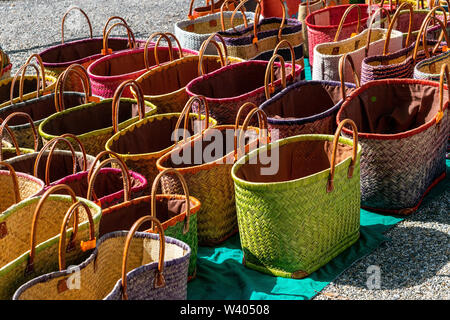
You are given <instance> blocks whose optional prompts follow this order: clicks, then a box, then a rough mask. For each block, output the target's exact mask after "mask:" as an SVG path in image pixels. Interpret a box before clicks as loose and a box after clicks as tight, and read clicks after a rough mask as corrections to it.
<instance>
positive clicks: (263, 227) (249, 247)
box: [232, 135, 361, 278]
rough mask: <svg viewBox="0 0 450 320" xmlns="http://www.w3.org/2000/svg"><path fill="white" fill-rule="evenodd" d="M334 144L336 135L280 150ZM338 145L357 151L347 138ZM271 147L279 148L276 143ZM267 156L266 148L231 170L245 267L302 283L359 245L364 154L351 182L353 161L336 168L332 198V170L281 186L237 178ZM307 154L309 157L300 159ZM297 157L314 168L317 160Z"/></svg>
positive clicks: (302, 139) (290, 140) (286, 143)
mask: <svg viewBox="0 0 450 320" xmlns="http://www.w3.org/2000/svg"><path fill="white" fill-rule="evenodd" d="M332 140H333V136H331V135H300V136H296V137H290V138H286V139H282V140H278V143H279V145H280V149H281V148H283V146H286V147H288V146H289V144H291V143H296V142H300V143H305V144H308V142H311V141H319V142H321V143H322V144H323V143H324V141H330V142H331V141H332ZM339 143H340V144H343V145H347V146H352V145H353V142H352V140H349V139H345V138H340V139H339ZM269 146H274V147H276V145H274V143H272V144H270V145H269ZM299 146H300V147H301V144H300V145H299ZM262 150H266V147H262V148H259V149H257V150H254V151H252V152H251V153H250V154H248V155H247V156H245V157H242V158H241V159H239V160H238V161H237V163H236V164H235V165H234V166H233V170H232V177H233V180H234V184H235V190H236V208H237V217H238V222H239V234H240V239H241V245H242V250H243V252H244V261H243V263H244V264H245V265H246V266H247V267H249V268H252V269H255V270H257V271H260V272H264V273H268V274H271V275H274V276H280V277H287V278H303V277H306V276H307V275H309V274H311V273H312V272H314V271H315V270H317V269H318V268H320V267H321V266H323V265H325V264H326V263H327V262H329V261H330V260H331V259H333V258H334V257H336V256H337V255H338V254H339V253H341V252H342V251H344V250H345V249H346V248H348V247H349V246H350V245H352V244H353V243H354V242H356V241H357V240H358V237H359V211H360V184H359V181H360V170H359V158H360V154H361V148H360V147H359V146H358V155H357V159H356V162H355V168H354V172H353V176H352V178H351V179H349V178H348V177H347V173H348V167H349V165H350V163H351V156H350V157H347V158H346V159H345V160H343V161H341V162H340V163H339V164H336V167H335V169H336V171H335V176H334V183H335V187H334V190H333V191H331V192H327V181H328V177H329V174H330V169H326V170H323V171H320V172H312V173H311V174H309V175H306V176H304V177H302V178H299V179H294V180H289V181H282V182H280V181H278V182H275V181H272V180H270V178H268V179H269V180H268V181H270V182H271V183H265V182H249V181H246V180H243V179H241V178H239V177H238V176H237V175H236V174H237V173H238V171H239V170H240V168H241V167H242V165H243V164H244V163H245V162H246V161H249V159H251V158H253V157H255V156H256V155H257V154H259V153H261V152H262ZM302 153H303V156H305V157H304V158H299V157H300V156H301V154H302ZM295 157H296V159H297V160H298V162H297V163H298V164H299V166H309V165H310V164H311V162H313V161H316V160H317V159H314V157H309V156H308V155H306V154H305V152H304V151H299V152H296V155H295ZM281 161H282V160H281ZM292 161H293V160H292ZM302 163H303V164H302ZM308 164H309V165H308ZM311 171H312V170H311Z"/></svg>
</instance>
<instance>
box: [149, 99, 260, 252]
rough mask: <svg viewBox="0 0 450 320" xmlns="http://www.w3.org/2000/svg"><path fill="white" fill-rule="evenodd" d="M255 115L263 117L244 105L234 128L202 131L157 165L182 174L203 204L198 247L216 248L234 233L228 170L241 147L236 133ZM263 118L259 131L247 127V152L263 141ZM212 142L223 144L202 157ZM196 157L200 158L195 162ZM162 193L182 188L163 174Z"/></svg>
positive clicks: (200, 215)
mask: <svg viewBox="0 0 450 320" xmlns="http://www.w3.org/2000/svg"><path fill="white" fill-rule="evenodd" d="M249 105H250V106H251V107H254V109H252V111H250V113H249V114H248V116H247V118H246V120H245V121H244V125H243V127H242V130H241V128H240V127H239V120H240V114H242V113H243V112H245V111H246V108H247V107H248V106H249ZM255 112H256V113H257V114H258V116H260V117H262V116H261V114H264V113H263V112H262V111H261V110H259V109H258V108H257V107H256V105H254V104H251V103H246V104H244V105H243V106H242V107H241V112H240V113H239V115H238V117H237V118H236V124H235V125H219V126H216V127H214V128H212V129H211V130H207V131H204V132H203V134H202V135H201V136H199V137H197V138H195V139H192V140H191V141H188V142H187V143H184V144H182V145H181V146H180V147H179V148H175V149H174V150H172V151H171V152H169V153H166V154H165V155H163V156H162V157H161V158H159V159H158V161H157V162H156V166H157V168H158V170H160V171H163V170H166V169H168V168H174V169H175V170H177V171H178V172H179V173H181V174H182V175H183V177H184V179H185V180H186V182H187V184H188V186H189V191H190V193H191V194H192V195H193V196H194V197H196V198H197V199H199V200H200V202H201V203H202V207H201V209H200V211H199V212H198V218H197V219H198V240H199V245H209V246H214V245H217V244H219V243H221V242H223V241H225V240H226V239H227V238H229V237H230V236H232V235H234V234H235V233H236V232H237V220H236V207H235V202H234V188H233V182H232V180H231V176H230V170H231V167H232V165H233V163H234V162H235V160H236V159H237V157H238V151H239V150H241V146H242V145H243V144H239V150H238V148H237V145H238V144H237V140H236V134H237V132H240V131H245V130H246V128H247V126H248V124H249V122H250V119H251V117H252V115H253V114H254V113H255ZM262 118H264V120H265V121H263V122H262V123H261V121H260V127H261V130H260V129H258V128H255V127H250V128H249V130H248V131H249V138H250V140H249V143H248V144H246V146H245V148H246V150H248V149H250V148H254V147H255V146H256V145H257V144H258V142H259V141H260V140H261V142H262V138H261V137H260V138H258V135H260V134H261V135H262V133H263V132H265V130H266V128H267V119H266V118H265V115H264V117H262ZM262 118H261V119H260V120H262ZM238 128H239V129H238ZM233 136H234V139H235V140H234V142H235V143H234V145H233V146H230V145H229V144H227V143H226V141H228V142H229V141H230V138H231V137H233ZM213 137H214V138H213ZM211 141H222V142H223V145H222V146H221V148H222V149H219V150H220V151H217V152H215V153H214V155H212V154H210V156H211V159H208V158H204V157H203V155H204V154H205V150H207V151H208V150H209V152H210V153H211V146H214V144H212V143H211ZM231 141H233V140H231ZM224 147H225V149H224ZM199 150H200V151H201V153H200V152H199ZM199 155H201V158H202V159H197V157H198V156H199ZM180 160H181V161H180ZM199 160H200V161H199ZM180 162H181V163H180ZM199 162H200V163H199ZM162 190H163V193H169V194H178V193H181V190H182V189H181V186H180V183H179V182H178V181H177V180H174V179H173V176H172V175H166V176H164V177H163V178H162Z"/></svg>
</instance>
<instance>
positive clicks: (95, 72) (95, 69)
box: [87, 47, 198, 98]
mask: <svg viewBox="0 0 450 320" xmlns="http://www.w3.org/2000/svg"><path fill="white" fill-rule="evenodd" d="M144 50H145V49H144V48H140V49H132V50H125V51H120V52H117V53H114V54H112V55H108V56H105V57H103V58H100V59H98V60H96V61H95V62H93V63H92V64H91V65H90V66H89V68H88V69H87V72H88V75H89V78H90V80H91V84H92V94H93V95H96V96H99V97H102V98H112V97H113V96H114V93H115V91H116V89H117V88H118V87H119V86H120V84H121V83H122V82H124V81H126V80H130V79H132V80H135V79H137V78H138V77H139V76H141V75H142V74H144V73H145V72H146V71H148V70H150V69H153V68H155V67H157V66H158V65H156V64H153V65H152V64H151V63H152V62H153V61H152V62H150V64H151V65H150V66H149V69H145V62H144ZM147 50H148V52H149V54H150V55H153V47H149V48H148V49H147ZM172 51H173V56H174V57H177V56H178V54H179V52H178V49H177V48H174V49H172ZM158 52H159V54H161V52H164V53H165V55H164V57H166V58H167V59H161V60H160V61H159V62H160V63H165V62H168V61H169V59H168V58H169V55H168V52H169V48H168V47H158ZM182 52H183V54H184V55H185V56H188V55H197V54H198V53H197V52H196V51H192V50H187V49H182ZM127 58H128V59H127ZM124 64H126V66H127V67H126V70H124V69H123V65H124ZM105 69H106V70H108V71H106V72H105ZM99 70H101V71H100V72H101V74H99ZM105 73H106V74H105ZM122 96H123V97H124V98H134V97H133V95H132V93H131V91H130V89H129V88H127V89H125V91H124V93H123V95H122Z"/></svg>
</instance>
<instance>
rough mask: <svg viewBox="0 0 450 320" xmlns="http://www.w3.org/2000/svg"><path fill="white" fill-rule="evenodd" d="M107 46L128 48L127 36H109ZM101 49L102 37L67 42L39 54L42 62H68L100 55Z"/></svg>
mask: <svg viewBox="0 0 450 320" xmlns="http://www.w3.org/2000/svg"><path fill="white" fill-rule="evenodd" d="M108 48H110V49H112V50H113V51H120V50H125V49H128V38H110V39H108ZM102 49H103V38H94V39H86V40H81V41H73V42H67V43H64V44H62V45H58V46H55V47H53V48H51V49H49V50H46V51H44V52H42V53H41V54H40V56H41V58H42V61H43V62H44V63H64V62H67V63H69V62H75V61H77V60H80V59H83V58H87V57H90V56H93V55H100V54H101V51H102Z"/></svg>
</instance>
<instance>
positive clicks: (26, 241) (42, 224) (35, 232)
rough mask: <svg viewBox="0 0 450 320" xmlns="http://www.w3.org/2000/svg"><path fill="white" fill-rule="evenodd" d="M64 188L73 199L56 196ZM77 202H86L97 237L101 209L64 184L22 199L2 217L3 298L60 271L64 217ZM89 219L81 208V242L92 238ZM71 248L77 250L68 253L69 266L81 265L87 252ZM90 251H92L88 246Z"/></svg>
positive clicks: (0, 275) (0, 285)
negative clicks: (35, 279) (34, 279)
mask: <svg viewBox="0 0 450 320" xmlns="http://www.w3.org/2000/svg"><path fill="white" fill-rule="evenodd" d="M62 189H64V190H67V192H68V193H69V194H70V196H66V195H54V194H53V193H54V192H56V191H59V190H62ZM77 201H81V202H83V203H85V204H86V205H87V207H88V208H89V209H90V211H91V213H92V216H93V219H94V225H95V235H96V236H97V234H98V226H99V222H100V218H101V208H100V207H99V206H97V205H96V204H94V203H93V202H91V201H87V200H86V199H82V198H78V199H77V198H76V197H75V194H74V193H73V191H72V190H71V189H70V188H69V187H67V186H64V185H59V186H56V187H53V188H51V189H49V190H47V192H46V193H45V194H44V195H43V196H40V197H33V198H30V199H26V200H22V201H21V202H20V203H18V204H17V205H14V206H12V207H10V208H9V209H8V210H6V211H5V212H3V213H2V214H1V215H0V224H2V230H3V232H2V239H1V241H0V249H1V250H0V253H1V254H0V280H1V281H0V298H1V299H3V300H4V299H10V298H11V297H12V295H13V294H14V292H15V291H16V290H17V288H18V287H19V286H20V285H22V284H23V283H25V282H27V281H29V280H31V279H33V278H36V277H37V276H39V275H42V274H45V273H48V272H51V271H53V270H57V269H58V254H57V252H58V241H59V232H60V229H61V222H62V218H63V217H64V215H65V213H66V212H67V210H68V209H69V208H70V206H71V205H72V204H73V203H75V202H77ZM87 220H88V219H87V214H86V211H85V208H80V211H79V221H78V222H79V224H78V226H77V229H78V230H77V232H78V233H77V234H78V235H79V238H80V239H90V237H89V232H88V221H87ZM74 223H75V222H74ZM75 226H76V224H75ZM68 238H69V239H70V234H69V235H68ZM74 238H75V237H74ZM73 244H74V243H73ZM72 248H73V249H75V250H73V249H72V250H70V251H68V252H67V260H68V263H69V264H74V263H79V260H80V259H83V258H84V257H85V256H86V253H84V252H83V250H81V248H79V247H78V246H72ZM87 249H90V248H89V246H88V248H87Z"/></svg>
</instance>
